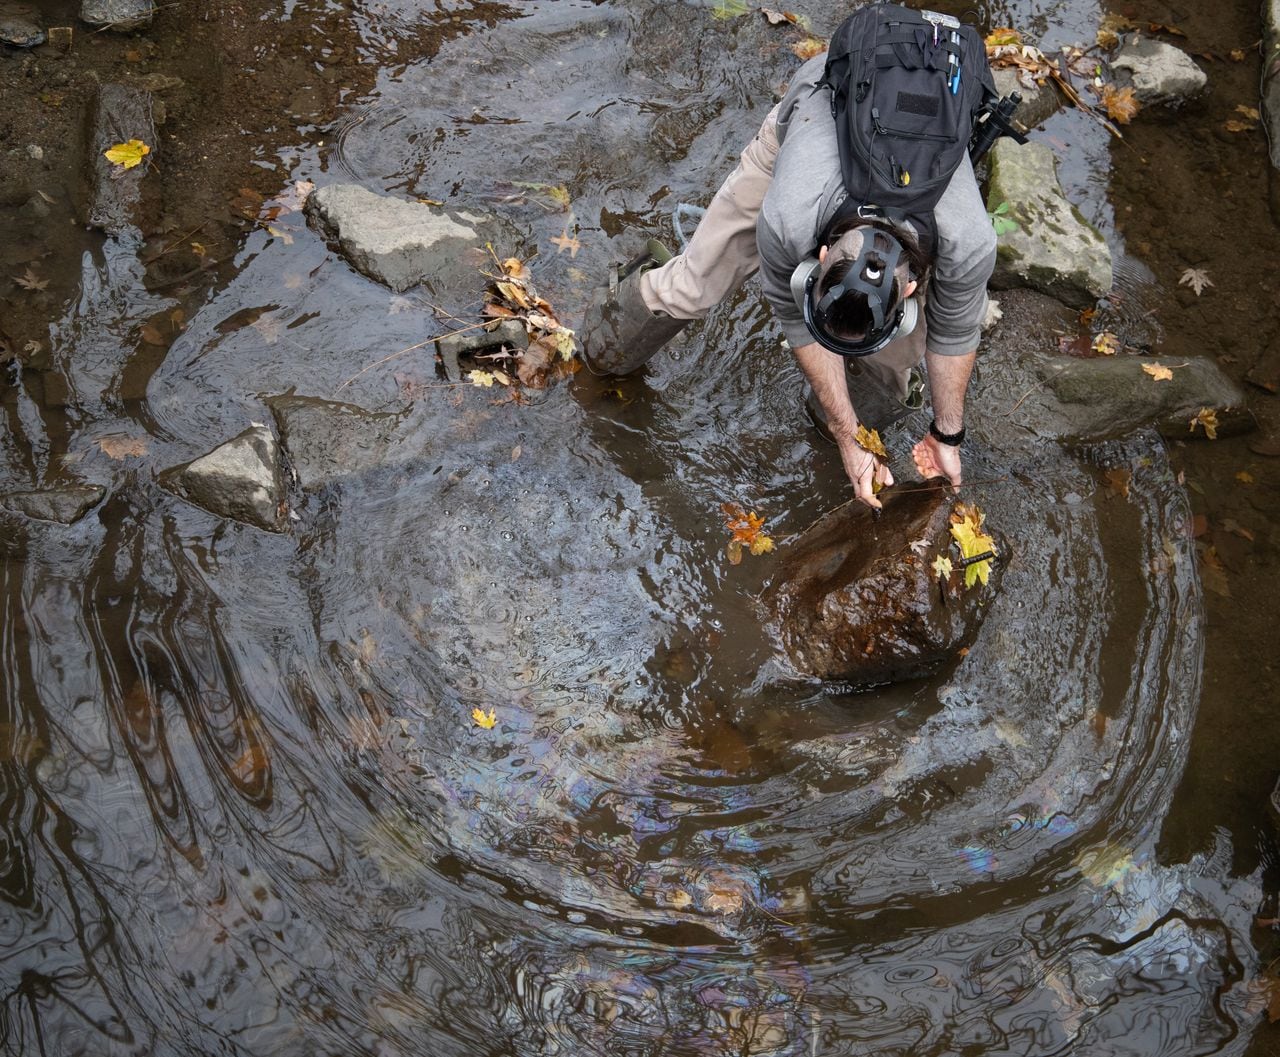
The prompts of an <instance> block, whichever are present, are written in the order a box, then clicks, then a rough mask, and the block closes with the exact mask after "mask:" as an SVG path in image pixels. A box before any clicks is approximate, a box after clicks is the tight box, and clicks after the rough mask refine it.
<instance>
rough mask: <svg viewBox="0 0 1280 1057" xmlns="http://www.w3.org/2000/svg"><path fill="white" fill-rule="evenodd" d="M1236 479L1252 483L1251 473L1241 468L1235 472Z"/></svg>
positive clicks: (1242, 482) (1244, 482) (1243, 482)
mask: <svg viewBox="0 0 1280 1057" xmlns="http://www.w3.org/2000/svg"><path fill="white" fill-rule="evenodd" d="M1236 480H1237V481H1239V482H1240V483H1241V484H1253V474H1251V473H1250V472H1249V471H1248V470H1241V471H1240V472H1239V473H1237V474H1236Z"/></svg>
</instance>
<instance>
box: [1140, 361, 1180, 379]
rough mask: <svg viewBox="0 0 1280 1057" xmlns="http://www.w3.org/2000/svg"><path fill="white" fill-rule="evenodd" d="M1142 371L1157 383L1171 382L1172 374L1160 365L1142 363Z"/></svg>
mask: <svg viewBox="0 0 1280 1057" xmlns="http://www.w3.org/2000/svg"><path fill="white" fill-rule="evenodd" d="M1142 369H1143V370H1144V371H1146V372H1147V374H1149V375H1151V377H1152V378H1154V379H1155V380H1156V381H1157V382H1170V381H1172V380H1173V372H1172V371H1171V370H1169V368H1168V367H1166V366H1164V365H1163V364H1161V363H1144V364H1143V365H1142Z"/></svg>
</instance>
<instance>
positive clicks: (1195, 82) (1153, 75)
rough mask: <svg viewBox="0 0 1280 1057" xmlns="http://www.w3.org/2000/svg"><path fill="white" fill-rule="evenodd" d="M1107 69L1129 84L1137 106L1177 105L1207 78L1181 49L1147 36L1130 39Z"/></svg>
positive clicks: (1202, 84) (1201, 85)
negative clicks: (1142, 104)
mask: <svg viewBox="0 0 1280 1057" xmlns="http://www.w3.org/2000/svg"><path fill="white" fill-rule="evenodd" d="M1111 68H1112V69H1113V70H1115V71H1116V72H1117V80H1118V81H1119V83H1120V84H1123V85H1130V86H1132V88H1133V94H1134V95H1136V96H1137V97H1138V101H1139V102H1140V103H1145V104H1148V105H1154V104H1158V103H1166V104H1167V103H1181V102H1183V101H1184V100H1186V99H1189V98H1190V97H1191V96H1193V95H1195V94H1196V93H1198V92H1199V91H1201V90H1202V89H1203V88H1204V86H1205V84H1206V83H1207V82H1208V80H1209V78H1208V77H1207V76H1206V75H1205V72H1204V71H1203V70H1202V69H1200V67H1199V66H1197V65H1196V64H1195V60H1193V59H1192V58H1191V56H1190V55H1188V54H1187V53H1186V52H1185V51H1183V50H1182V49H1181V48H1175V47H1174V46H1173V45H1172V44H1166V43H1165V42H1164V41H1162V40H1153V39H1152V38H1150V37H1134V38H1133V39H1131V40H1129V41H1127V42H1126V43H1125V45H1124V46H1123V47H1122V48H1121V49H1120V50H1119V52H1117V53H1116V56H1115V58H1113V59H1112V60H1111Z"/></svg>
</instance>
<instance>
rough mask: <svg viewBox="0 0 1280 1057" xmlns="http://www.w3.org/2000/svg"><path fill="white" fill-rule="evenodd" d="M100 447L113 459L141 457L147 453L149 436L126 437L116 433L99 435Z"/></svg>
mask: <svg viewBox="0 0 1280 1057" xmlns="http://www.w3.org/2000/svg"><path fill="white" fill-rule="evenodd" d="M98 447H99V448H101V449H102V451H103V452H104V453H105V454H106V455H109V456H110V457H111V458H113V459H128V458H140V457H141V456H143V455H146V453H147V438H146V437H126V436H124V435H122V434H119V433H115V434H112V435H110V436H106V437H99V438H98Z"/></svg>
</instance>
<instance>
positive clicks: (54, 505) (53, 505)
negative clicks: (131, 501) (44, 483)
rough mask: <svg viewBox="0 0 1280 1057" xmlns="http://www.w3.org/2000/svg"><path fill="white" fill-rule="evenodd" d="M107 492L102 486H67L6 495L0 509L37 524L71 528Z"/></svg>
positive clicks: (1, 501)
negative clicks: (54, 524)
mask: <svg viewBox="0 0 1280 1057" xmlns="http://www.w3.org/2000/svg"><path fill="white" fill-rule="evenodd" d="M106 494H107V490H106V489H105V488H103V487H102V486H101V485H96V484H86V485H66V486H64V487H61V488H45V489H41V490H40V491H35V492H9V493H7V494H6V495H0V508H3V509H4V510H9V511H12V512H13V513H15V514H25V515H26V516H27V517H29V518H35V519H36V520H37V521H56V522H59V523H60V524H63V525H71V524H74V523H75V522H77V521H79V520H80V519H81V518H82V517H84V516H85V514H87V513H88V512H89V510H90V509H91V508H93V507H94V506H96V505H97V504H98V503H100V502H102V497H103V496H105V495H106Z"/></svg>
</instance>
